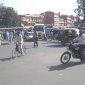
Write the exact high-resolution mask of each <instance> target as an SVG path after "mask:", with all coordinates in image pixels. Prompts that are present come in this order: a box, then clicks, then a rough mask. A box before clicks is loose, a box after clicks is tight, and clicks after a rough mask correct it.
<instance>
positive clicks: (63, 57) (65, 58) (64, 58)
mask: <svg viewBox="0 0 85 85" xmlns="http://www.w3.org/2000/svg"><path fill="white" fill-rule="evenodd" d="M70 58H71V54H70V53H69V52H64V53H63V54H62V55H61V57H60V61H61V63H63V64H66V63H68V62H69V61H70Z"/></svg>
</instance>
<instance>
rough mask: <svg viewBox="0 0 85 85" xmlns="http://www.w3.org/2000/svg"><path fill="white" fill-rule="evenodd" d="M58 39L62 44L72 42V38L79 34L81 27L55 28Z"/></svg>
mask: <svg viewBox="0 0 85 85" xmlns="http://www.w3.org/2000/svg"><path fill="white" fill-rule="evenodd" d="M54 33H55V35H56V39H57V40H59V41H60V42H61V44H62V45H65V44H66V43H68V42H70V41H71V40H72V39H74V38H75V37H77V36H78V35H79V29H77V28H60V29H54Z"/></svg>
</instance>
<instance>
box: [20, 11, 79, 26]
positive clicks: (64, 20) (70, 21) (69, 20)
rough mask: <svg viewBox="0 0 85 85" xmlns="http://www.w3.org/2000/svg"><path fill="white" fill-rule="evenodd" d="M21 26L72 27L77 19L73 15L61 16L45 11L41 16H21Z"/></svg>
mask: <svg viewBox="0 0 85 85" xmlns="http://www.w3.org/2000/svg"><path fill="white" fill-rule="evenodd" d="M21 21H22V23H21V25H22V26H33V25H34V24H39V23H40V24H45V25H47V24H51V25H53V26H74V23H75V22H76V21H77V18H76V17H75V16H73V15H61V14H60V12H59V13H54V12H52V11H46V12H44V13H42V14H34V15H30V14H25V15H21Z"/></svg>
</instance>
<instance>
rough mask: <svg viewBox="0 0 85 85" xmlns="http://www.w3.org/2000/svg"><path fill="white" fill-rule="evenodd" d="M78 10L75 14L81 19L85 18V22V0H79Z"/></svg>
mask: <svg viewBox="0 0 85 85" xmlns="http://www.w3.org/2000/svg"><path fill="white" fill-rule="evenodd" d="M77 3H78V8H76V9H75V10H74V12H75V13H76V14H77V15H78V16H79V17H80V16H81V17H83V18H84V20H85V0H77Z"/></svg>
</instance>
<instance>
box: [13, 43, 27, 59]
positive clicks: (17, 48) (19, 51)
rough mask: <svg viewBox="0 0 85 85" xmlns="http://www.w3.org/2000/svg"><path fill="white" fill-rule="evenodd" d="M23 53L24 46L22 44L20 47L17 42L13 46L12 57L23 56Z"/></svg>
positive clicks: (24, 51) (24, 52)
mask: <svg viewBox="0 0 85 85" xmlns="http://www.w3.org/2000/svg"><path fill="white" fill-rule="evenodd" d="M24 54H26V46H23V47H22V49H21V46H20V44H19V45H16V46H15V48H14V49H13V50H12V58H15V57H21V56H24Z"/></svg>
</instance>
